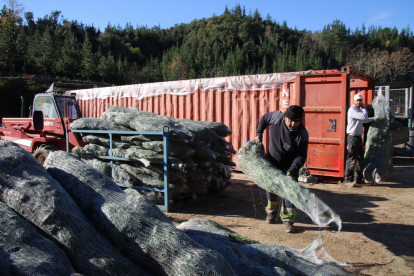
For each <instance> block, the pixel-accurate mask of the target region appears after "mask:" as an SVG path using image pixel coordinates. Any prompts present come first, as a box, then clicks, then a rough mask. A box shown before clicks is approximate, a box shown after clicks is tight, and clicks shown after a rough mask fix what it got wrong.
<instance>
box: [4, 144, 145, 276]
mask: <svg viewBox="0 0 414 276" xmlns="http://www.w3.org/2000/svg"><path fill="white" fill-rule="evenodd" d="M0 156H1V157H2V158H1V159H0V185H1V186H0V200H1V201H2V202H4V203H5V204H7V205H8V206H9V207H11V208H12V209H13V210H14V211H15V212H16V213H18V214H19V215H21V216H22V217H24V218H25V219H26V220H28V221H30V222H31V223H32V224H34V225H35V226H37V227H38V228H40V229H41V230H42V231H43V232H44V233H45V234H46V235H48V237H49V238H50V239H52V240H53V241H55V242H56V243H58V244H59V245H60V246H61V248H63V250H64V251H65V253H66V255H67V256H68V258H69V259H70V261H71V263H72V265H73V266H74V268H75V270H76V271H77V272H79V273H82V274H84V275H119V274H122V275H136V274H137V273H142V275H145V274H146V271H144V270H143V269H141V268H140V267H138V266H137V265H135V264H134V263H132V262H131V261H130V260H129V259H128V258H126V257H125V256H123V255H122V254H121V253H120V251H119V250H118V249H117V248H115V247H114V246H112V245H111V244H110V243H109V242H108V241H107V240H106V239H105V238H104V237H103V236H102V235H101V234H100V233H98V232H97V231H96V230H95V228H94V227H93V226H92V224H91V223H90V221H89V220H88V219H87V218H86V217H85V215H84V214H83V213H82V211H81V209H80V208H79V207H78V206H77V205H76V203H75V201H74V200H73V199H72V198H71V197H70V196H69V194H68V193H67V192H66V191H65V190H64V189H63V188H62V186H61V185H60V184H59V183H58V182H57V181H56V180H54V179H53V178H52V177H51V176H50V175H49V174H48V173H47V172H46V170H45V169H44V168H43V167H42V165H41V164H40V163H39V162H38V161H37V160H36V159H35V158H34V157H33V156H32V155H31V154H30V153H29V152H27V151H26V150H24V149H22V148H21V147H20V146H18V145H17V144H15V143H13V142H10V141H5V140H0ZM85 166H86V164H85ZM84 188H85V187H84ZM80 192H81V193H83V192H84V191H80ZM87 204H89V205H94V204H95V203H94V202H92V201H90V202H88V203H87Z"/></svg>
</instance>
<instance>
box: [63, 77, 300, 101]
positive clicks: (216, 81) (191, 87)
mask: <svg viewBox="0 0 414 276" xmlns="http://www.w3.org/2000/svg"><path fill="white" fill-rule="evenodd" d="M301 73H303V72H289V73H272V74H261V75H247V76H234V77H219V78H208V79H193V80H180V81H168V82H155V83H143V84H132V85H122V86H111V87H103V88H92V89H82V90H72V91H70V92H67V93H76V99H77V100H85V101H86V100H93V99H106V98H109V97H112V98H113V99H115V100H116V99H121V98H135V99H137V100H141V99H143V98H145V97H152V96H157V95H162V94H170V95H188V94H192V93H193V92H194V91H195V90H197V89H202V90H204V91H207V90H209V89H213V90H216V91H221V92H224V91H234V90H239V91H240V90H241V91H250V90H265V89H272V88H279V87H280V86H281V85H282V84H283V83H285V82H288V81H291V80H293V79H295V77H296V76H297V75H299V74H301Z"/></svg>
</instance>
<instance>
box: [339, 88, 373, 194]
mask: <svg viewBox="0 0 414 276" xmlns="http://www.w3.org/2000/svg"><path fill="white" fill-rule="evenodd" d="M362 100H363V99H362V95H361V94H359V93H358V94H356V95H355V96H354V104H353V105H352V106H351V107H350V108H349V110H348V125H347V127H346V133H347V134H348V144H347V147H346V148H347V149H348V156H347V157H346V164H345V185H346V186H348V187H357V186H358V184H362V183H364V180H363V175H362V162H363V161H364V145H363V143H362V134H363V133H364V128H363V123H368V122H371V121H373V118H368V111H367V109H366V107H365V104H364V103H363V102H362Z"/></svg>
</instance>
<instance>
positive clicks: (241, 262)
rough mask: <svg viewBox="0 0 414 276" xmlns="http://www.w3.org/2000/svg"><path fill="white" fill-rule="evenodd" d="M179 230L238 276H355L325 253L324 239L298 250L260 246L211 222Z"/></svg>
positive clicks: (196, 220) (195, 221)
mask: <svg viewBox="0 0 414 276" xmlns="http://www.w3.org/2000/svg"><path fill="white" fill-rule="evenodd" d="M177 228H178V229H181V230H183V231H184V232H185V233H186V234H187V235H188V236H190V237H191V238H192V239H194V240H195V241H197V242H198V243H200V244H201V245H203V246H205V247H207V248H210V249H212V250H216V251H218V252H219V253H220V254H222V255H223V256H225V258H226V259H227V260H229V262H230V263H231V264H232V266H233V269H234V270H235V271H236V273H237V274H238V275H332V276H333V275H351V273H349V272H348V271H347V270H345V269H344V268H343V267H341V266H340V264H339V263H338V262H337V261H335V260H334V259H333V258H332V257H331V256H330V255H329V254H328V253H327V252H326V251H325V249H324V247H323V244H322V241H321V237H319V238H318V239H316V240H315V241H314V242H312V243H311V244H310V245H309V246H307V247H306V248H305V249H295V248H290V247H287V246H283V245H279V244H269V243H259V242H257V241H254V240H251V239H249V238H246V237H242V236H240V235H238V234H237V233H235V232H233V231H231V230H229V229H227V228H225V227H223V226H221V225H219V224H217V223H216V222H214V221H211V220H208V219H202V218H194V219H190V220H189V221H187V222H183V223H181V224H180V225H178V226H177Z"/></svg>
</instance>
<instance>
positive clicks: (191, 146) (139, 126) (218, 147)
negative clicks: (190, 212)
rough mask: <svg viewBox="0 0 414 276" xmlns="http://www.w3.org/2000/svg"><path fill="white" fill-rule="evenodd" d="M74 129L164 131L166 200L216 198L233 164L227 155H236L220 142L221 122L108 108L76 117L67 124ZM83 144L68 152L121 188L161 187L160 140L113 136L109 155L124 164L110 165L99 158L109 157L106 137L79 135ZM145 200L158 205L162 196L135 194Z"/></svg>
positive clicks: (157, 137)
mask: <svg viewBox="0 0 414 276" xmlns="http://www.w3.org/2000/svg"><path fill="white" fill-rule="evenodd" d="M71 127H72V129H76V130H110V131H140V132H161V131H163V129H165V128H168V130H169V136H168V141H169V142H168V149H169V150H168V163H169V191H170V195H171V198H170V200H173V201H177V200H181V199H183V197H187V196H193V195H194V194H195V195H204V194H207V193H209V192H210V193H217V192H220V191H222V190H224V189H225V188H226V187H227V186H228V185H229V183H230V178H231V168H232V166H234V165H235V164H234V163H233V162H232V161H231V157H230V154H234V153H236V152H235V150H234V149H233V146H232V145H231V144H230V143H229V142H228V141H226V140H225V139H224V137H226V136H228V135H230V134H231V130H230V129H229V128H228V127H227V126H226V125H224V124H222V123H216V122H204V121H193V120H189V119H175V118H171V117H167V116H160V115H157V114H155V113H151V112H147V111H142V110H139V109H137V108H125V107H120V106H110V107H109V108H108V109H107V110H106V111H105V112H104V113H103V115H102V118H101V119H96V118H81V119H78V120H77V121H75V122H74V123H73V124H72V125H71ZM82 135H83V137H82V138H83V140H84V141H85V142H86V143H87V145H86V146H85V147H84V148H80V147H75V148H74V149H73V150H72V152H73V153H74V154H77V155H78V156H79V157H80V158H81V159H82V160H83V161H84V162H85V163H87V164H89V165H90V166H92V167H94V168H95V169H97V170H99V171H100V172H102V173H104V174H106V175H108V176H112V177H113V179H114V181H115V182H116V183H119V184H122V185H124V186H126V187H133V186H141V187H149V188H156V189H163V188H164V168H163V163H162V162H161V161H163V160H164V154H163V152H164V142H163V136H162V135H148V134H147V135H141V134H140V135H114V136H113V140H112V149H113V151H112V155H113V157H120V158H125V159H128V160H129V161H117V162H114V163H113V165H112V167H111V164H110V162H109V161H107V160H106V161H105V160H103V159H100V158H99V156H109V155H110V153H109V150H110V139H109V136H108V134H93V135H92V134H82ZM137 191H138V192H139V193H141V194H144V195H145V196H147V197H148V198H150V200H151V201H153V202H155V203H157V204H163V203H164V199H163V196H164V194H163V193H160V192H156V191H148V190H143V189H138V190H137Z"/></svg>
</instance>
